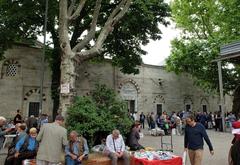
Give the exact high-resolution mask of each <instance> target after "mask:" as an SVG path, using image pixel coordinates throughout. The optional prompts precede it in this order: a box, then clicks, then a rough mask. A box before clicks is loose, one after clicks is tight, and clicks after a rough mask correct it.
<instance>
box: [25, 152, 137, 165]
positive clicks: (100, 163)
mask: <svg viewBox="0 0 240 165" xmlns="http://www.w3.org/2000/svg"><path fill="white" fill-rule="evenodd" d="M82 164H83V165H111V159H110V158H109V157H107V156H105V155H103V154H100V153H91V154H89V156H88V159H87V160H84V161H83V162H82ZM23 165H36V160H35V159H33V160H25V161H23ZM118 165H124V164H123V160H121V159H120V160H118ZM131 165H134V163H132V162H131Z"/></svg>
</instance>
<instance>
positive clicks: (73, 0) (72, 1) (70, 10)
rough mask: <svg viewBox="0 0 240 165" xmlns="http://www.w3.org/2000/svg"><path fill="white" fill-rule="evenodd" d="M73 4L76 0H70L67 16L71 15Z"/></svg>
mask: <svg viewBox="0 0 240 165" xmlns="http://www.w3.org/2000/svg"><path fill="white" fill-rule="evenodd" d="M75 4H76V0H71V5H70V6H69V7H68V17H70V16H71V15H72V12H73V9H74V6H75Z"/></svg>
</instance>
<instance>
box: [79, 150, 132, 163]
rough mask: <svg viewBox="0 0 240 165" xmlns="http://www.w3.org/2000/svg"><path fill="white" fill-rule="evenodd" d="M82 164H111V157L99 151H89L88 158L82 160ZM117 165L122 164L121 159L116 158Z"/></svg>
mask: <svg viewBox="0 0 240 165" xmlns="http://www.w3.org/2000/svg"><path fill="white" fill-rule="evenodd" d="M83 165H111V159H110V158H109V157H108V156H105V155H103V154H100V153H91V154H89V157H88V159H87V160H84V161H83ZM118 165H124V163H123V160H122V159H120V160H118ZM131 165H134V164H133V163H131Z"/></svg>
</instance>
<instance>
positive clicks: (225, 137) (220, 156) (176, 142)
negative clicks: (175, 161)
mask: <svg viewBox="0 0 240 165" xmlns="http://www.w3.org/2000/svg"><path fill="white" fill-rule="evenodd" d="M144 133H145V134H147V131H144ZM207 133H208V135H209V138H210V140H211V142H212V145H213V148H214V152H215V153H214V155H213V156H211V155H210V152H209V149H208V146H207V144H206V143H205V144H204V146H205V147H204V148H205V149H204V156H203V162H202V165H227V164H228V162H227V158H228V151H229V148H230V144H231V141H232V138H233V135H232V134H230V133H222V132H215V131H213V130H210V131H207ZM163 138H164V142H170V136H165V137H163ZM183 139H184V138H183V136H176V135H174V136H173V150H174V153H175V154H176V155H179V156H182V154H183V150H184V147H183ZM140 142H141V144H142V145H144V146H149V147H153V148H160V145H161V140H160V136H149V135H147V136H144V137H143V138H142V139H141V141H140ZM187 165H190V162H189V159H188V160H187Z"/></svg>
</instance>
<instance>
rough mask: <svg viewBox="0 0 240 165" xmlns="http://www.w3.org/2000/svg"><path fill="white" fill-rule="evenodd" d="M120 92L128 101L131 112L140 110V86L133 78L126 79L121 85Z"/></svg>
mask: <svg viewBox="0 0 240 165" xmlns="http://www.w3.org/2000/svg"><path fill="white" fill-rule="evenodd" d="M119 92H120V95H121V97H122V99H123V100H125V101H126V103H127V106H128V110H129V112H130V113H136V112H137V111H138V106H137V105H138V93H139V87H138V85H137V83H136V82H135V81H133V80H132V79H129V80H126V81H124V82H123V83H121V84H120V86H119Z"/></svg>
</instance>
